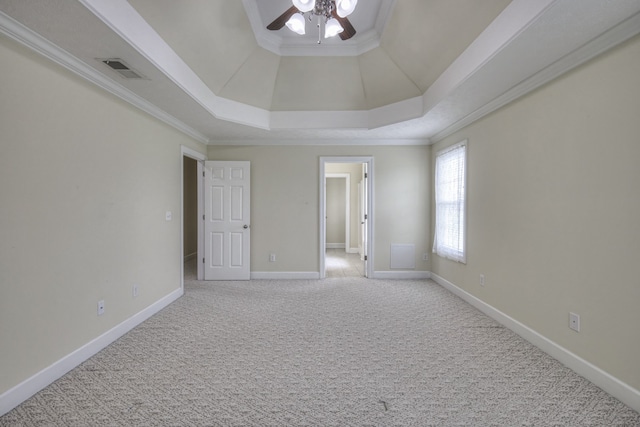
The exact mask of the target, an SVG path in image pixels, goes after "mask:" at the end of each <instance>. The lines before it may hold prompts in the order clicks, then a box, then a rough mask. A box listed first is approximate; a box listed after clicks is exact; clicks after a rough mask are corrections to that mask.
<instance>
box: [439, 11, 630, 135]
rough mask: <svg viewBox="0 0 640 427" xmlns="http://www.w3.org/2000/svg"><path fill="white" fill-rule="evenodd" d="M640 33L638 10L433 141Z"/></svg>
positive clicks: (460, 121) (444, 131)
mask: <svg viewBox="0 0 640 427" xmlns="http://www.w3.org/2000/svg"><path fill="white" fill-rule="evenodd" d="M639 33H640V13H637V14H635V15H633V16H631V17H630V18H628V19H626V20H625V21H623V22H621V23H620V24H618V25H616V26H615V27H613V28H611V29H609V30H608V31H606V32H604V33H603V34H601V35H600V36H598V37H596V38H595V39H593V40H591V41H590V42H589V43H587V44H585V45H583V46H582V47H580V48H578V49H576V50H574V51H573V52H571V53H569V54H568V55H566V56H564V57H562V58H561V59H559V60H558V61H556V62H554V63H552V64H551V65H549V66H548V67H546V68H544V69H543V70H541V71H539V72H537V73H535V74H534V75H532V76H531V77H529V78H527V79H525V80H524V81H522V82H521V83H519V84H518V85H516V86H514V87H512V88H511V89H509V90H507V91H506V92H504V93H503V94H502V95H500V96H498V97H496V98H495V99H493V100H492V101H490V102H488V103H486V104H484V105H483V106H482V107H480V108H478V109H476V110H475V111H473V112H472V113H470V114H468V115H466V116H465V117H464V118H462V119H460V120H458V121H456V122H455V123H453V124H452V125H451V126H448V127H447V128H446V129H444V130H442V131H440V132H438V133H437V134H435V135H432V136H431V138H430V139H431V141H432V142H433V143H436V142H439V141H442V140H443V139H444V138H446V137H448V136H450V135H452V134H453V133H455V132H457V131H459V130H461V129H463V128H465V127H466V126H469V125H470V124H472V123H474V122H475V121H477V120H480V119H481V118H482V117H484V116H486V115H488V114H490V113H492V112H494V111H496V110H498V109H499V108H502V107H503V106H505V105H507V104H509V103H511V102H512V101H515V100H516V99H518V98H520V97H522V96H524V95H526V94H527V93H529V92H531V91H533V90H535V89H537V88H539V87H540V86H542V85H544V84H546V83H548V82H550V81H552V80H554V79H556V78H557V77H559V76H561V75H562V74H564V73H566V72H569V71H571V70H572V69H574V68H576V67H579V66H580V65H582V64H584V63H585V62H587V61H589V60H591V59H593V58H595V57H596V56H598V55H600V54H601V53H604V52H606V51H607V50H609V49H611V48H613V47H615V46H617V45H619V44H620V43H623V42H625V41H626V40H629V39H630V38H631V37H633V36H635V35H637V34H639Z"/></svg>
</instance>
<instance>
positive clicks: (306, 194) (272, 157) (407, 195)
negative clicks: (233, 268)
mask: <svg viewBox="0 0 640 427" xmlns="http://www.w3.org/2000/svg"><path fill="white" fill-rule="evenodd" d="M430 153H431V149H430V147H428V146H398V147H382V146H369V147H344V146H342V147H341V146H297V147H293V146H271V147H257V146H254V147H250V146H243V147H230V146H227V147H224V146H209V150H208V158H209V159H210V160H249V161H251V271H254V272H255V271H260V272H262V271H293V272H317V271H318V270H319V253H318V251H319V248H320V244H319V240H318V238H319V218H320V217H319V210H320V207H319V185H320V184H319V176H320V166H319V164H320V163H319V162H320V160H319V159H320V157H321V156H373V157H374V175H375V177H374V179H375V184H374V185H375V189H374V192H375V212H374V222H375V224H374V226H375V233H376V234H375V248H374V255H375V256H374V262H375V265H374V269H375V270H376V271H389V247H390V245H391V243H414V244H415V245H416V258H417V259H416V270H423V271H428V270H429V262H428V261H426V262H425V261H422V253H423V252H427V251H428V247H429V203H430V201H429V185H430V155H431V154H430ZM270 253H276V254H277V260H278V261H277V262H268V261H269V254H270Z"/></svg>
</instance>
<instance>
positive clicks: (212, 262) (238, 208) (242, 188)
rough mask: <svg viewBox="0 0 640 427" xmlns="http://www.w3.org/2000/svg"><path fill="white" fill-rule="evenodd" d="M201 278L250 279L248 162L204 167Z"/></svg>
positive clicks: (214, 164)
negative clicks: (203, 238)
mask: <svg viewBox="0 0 640 427" xmlns="http://www.w3.org/2000/svg"><path fill="white" fill-rule="evenodd" d="M204 169H205V170H204V202H205V212H204V234H205V244H204V279H205V280H249V277H250V274H251V270H250V265H249V253H250V241H251V239H250V237H251V228H250V225H251V222H250V206H249V200H250V162H223V161H207V162H205V168H204Z"/></svg>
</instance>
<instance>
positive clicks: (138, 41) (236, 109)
mask: <svg viewBox="0 0 640 427" xmlns="http://www.w3.org/2000/svg"><path fill="white" fill-rule="evenodd" d="M79 1H80V2H81V3H82V4H83V5H84V6H85V7H86V8H87V9H89V10H90V11H91V12H92V13H93V14H94V15H96V16H97V17H98V18H99V19H100V20H101V21H102V22H104V23H105V24H106V25H107V26H109V28H111V29H112V30H113V31H114V32H115V33H116V34H118V35H119V36H120V37H121V38H122V39H123V40H125V41H126V42H127V43H129V44H130V45H131V46H132V47H133V48H134V49H136V50H137V51H138V53H140V54H141V55H142V56H144V57H145V58H146V59H147V60H148V61H149V62H151V63H152V64H153V65H154V66H155V67H156V68H157V69H158V70H160V71H162V73H164V74H165V75H166V76H167V77H168V78H169V79H170V80H171V81H173V83H175V84H176V85H177V86H178V87H180V88H181V89H182V90H183V91H184V92H185V93H186V94H188V95H189V96H191V98H193V99H194V100H195V101H196V102H198V103H199V104H200V105H201V106H202V107H203V108H204V109H205V110H207V111H208V112H209V113H210V114H211V115H213V116H214V117H216V118H219V119H221V120H227V121H230V122H234V123H239V124H243V125H248V126H254V127H258V128H262V129H268V128H269V112H268V111H267V110H263V109H261V108H256V107H252V106H250V105H246V104H242V103H240V102H236V101H232V100H228V99H224V98H221V97H219V96H217V95H216V94H214V93H213V92H212V91H211V89H209V87H208V86H207V85H206V84H205V83H204V82H203V81H202V80H201V79H200V78H199V77H198V76H197V74H196V73H195V72H193V70H192V69H191V68H189V66H188V65H187V64H186V63H185V62H184V61H183V60H182V58H180V57H179V56H178V55H177V54H176V53H175V52H174V51H173V49H171V47H170V46H169V45H168V44H167V43H166V42H165V41H164V40H163V39H162V37H160V36H159V35H158V33H156V32H155V30H154V29H153V28H152V27H151V26H150V25H149V24H148V23H147V21H145V20H144V19H143V18H142V16H140V14H139V13H138V12H137V11H136V10H135V9H134V8H133V7H132V6H131V5H130V4H129V3H128V2H127V1H126V0H79Z"/></svg>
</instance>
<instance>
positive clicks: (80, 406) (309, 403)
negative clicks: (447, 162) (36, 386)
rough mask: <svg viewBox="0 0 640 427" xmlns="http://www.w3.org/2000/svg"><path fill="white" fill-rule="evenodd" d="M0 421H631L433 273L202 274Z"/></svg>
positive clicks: (637, 418)
mask: <svg viewBox="0 0 640 427" xmlns="http://www.w3.org/2000/svg"><path fill="white" fill-rule="evenodd" d="M0 425H2V426H97V425H113V426H146V425H149V426H154V425H170V426H189V425H193V426H200V425H206V426H430V425H433V426H461V425H467V426H551V425H553V426H640V414H638V413H637V412H635V411H633V410H631V409H630V408H628V407H627V406H625V405H624V404H622V403H621V402H619V401H618V400H616V399H614V398H612V397H611V396H609V395H607V394H606V393H604V392H603V391H602V390H600V389H598V388H597V387H595V386H594V385H593V384H591V383H590V382H588V381H586V380H585V379H583V378H581V377H580V376H578V375H576V374H575V373H573V372H572V371H570V370H569V369H567V368H565V367H563V366H562V365H561V364H560V363H558V362H557V361H555V360H554V359H552V358H550V357H548V356H547V355H545V354H544V353H542V352H541V351H539V350H538V349H536V348H535V347H533V346H531V345H530V344H528V343H527V342H525V341H523V340H522V339H521V338H519V337H518V336H516V335H515V334H513V333H512V332H511V331H509V330H507V329H505V328H503V327H501V326H500V325H498V324H497V323H495V322H494V321H493V320H491V319H489V318H488V317H486V316H485V315H483V314H481V313H480V312H478V311H477V310H476V309H474V308H473V307H471V306H469V305H468V304H466V303H465V302H463V301H462V300H460V299H459V298H457V297H455V296H453V295H452V294H450V293H449V292H447V291H446V290H444V289H443V288H441V287H440V286H438V285H437V284H435V283H434V282H431V281H389V280H384V281H383V280H367V279H364V278H357V277H355V278H329V279H326V280H322V281H313V280H309V281H268V280H265V281H251V282H218V283H215V282H212V283H205V282H197V281H194V280H190V281H188V282H187V284H186V294H185V296H184V297H183V298H181V299H179V300H178V301H176V302H175V303H174V304H172V305H171V306H169V307H167V308H166V309H165V310H163V311H162V312H160V313H159V314H157V315H156V316H154V317H152V318H151V319H149V320H148V321H147V322H145V323H143V324H142V325H140V326H139V327H137V328H136V329H134V330H133V331H131V332H130V333H129V334H127V335H125V336H124V337H123V338H121V339H120V340H118V341H116V342H115V343H114V344H112V345H111V346H109V347H108V348H106V349H105V350H104V351H102V352H100V353H99V354H97V355H96V356H95V357H93V358H92V359H90V360H89V361H87V362H85V363H84V364H82V365H81V366H79V367H78V368H76V369H75V370H73V371H72V372H70V373H69V374H67V375H66V376H64V377H63V378H61V379H60V380H59V381H57V382H55V383H54V384H52V385H51V386H49V387H47V388H46V389H44V390H43V391H41V392H40V393H38V394H37V395H36V396H34V397H33V398H31V399H29V400H28V401H26V402H24V403H23V404H22V405H20V406H19V407H17V408H16V409H14V410H13V411H11V412H10V413H8V414H7V415H5V416H4V417H2V418H0Z"/></svg>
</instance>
